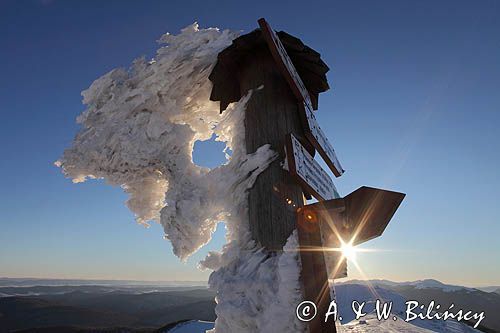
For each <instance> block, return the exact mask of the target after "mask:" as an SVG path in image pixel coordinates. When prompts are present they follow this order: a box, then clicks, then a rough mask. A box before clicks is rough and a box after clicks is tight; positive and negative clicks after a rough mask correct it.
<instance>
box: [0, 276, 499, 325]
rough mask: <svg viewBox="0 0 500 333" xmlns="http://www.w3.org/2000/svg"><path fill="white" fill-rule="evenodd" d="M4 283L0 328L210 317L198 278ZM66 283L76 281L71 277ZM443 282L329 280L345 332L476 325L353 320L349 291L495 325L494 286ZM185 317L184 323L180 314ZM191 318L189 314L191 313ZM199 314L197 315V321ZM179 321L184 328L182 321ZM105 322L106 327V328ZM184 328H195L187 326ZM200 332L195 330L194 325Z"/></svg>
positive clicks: (397, 308) (208, 296)
mask: <svg viewBox="0 0 500 333" xmlns="http://www.w3.org/2000/svg"><path fill="white" fill-rule="evenodd" d="M8 280H9V281H10V282H13V283H12V284H11V285H8V284H7V279H0V332H12V331H14V330H23V331H20V332H25V333H30V332H37V333H39V332H50V333H58V332H80V333H83V332H94V333H96V332H110V333H114V332H135V333H146V332H170V330H171V329H173V328H174V327H176V326H177V325H176V324H175V323H176V322H179V321H181V322H183V323H182V325H180V326H178V327H177V329H178V331H172V332H185V331H186V330H188V329H189V328H190V327H192V328H193V329H194V328H196V327H207V326H210V325H211V324H210V323H206V322H205V321H209V322H213V321H214V320H215V311H214V308H215V302H214V297H215V294H214V293H213V292H212V291H210V290H208V289H207V288H206V287H205V286H203V285H206V283H205V282H201V283H198V284H200V285H202V286H196V285H193V282H188V283H181V282H179V283H175V285H172V284H170V285H169V283H162V284H160V285H154V284H152V283H150V282H146V283H143V284H140V283H139V281H134V282H123V281H114V282H115V284H113V283H112V282H111V281H106V282H105V284H100V282H101V283H102V281H88V280H85V281H84V282H85V283H83V284H82V285H78V284H76V283H75V282H77V281H78V280H58V283H55V281H54V280H50V281H49V283H50V284H49V285H43V283H44V282H46V280H42V281H41V280H34V279H30V280H29V281H27V280H26V279H25V280H23V281H18V280H16V281H13V280H15V279H8ZM72 283H75V284H74V285H72ZM497 289H498V288H493V289H492V290H493V291H492V292H488V291H484V290H479V289H476V288H468V287H462V286H454V285H447V284H443V283H441V282H439V281H436V280H422V281H414V282H404V283H399V282H392V281H386V280H371V281H359V280H351V281H347V282H342V283H336V284H335V292H336V297H337V303H338V304H339V311H340V313H341V314H342V316H343V320H342V323H343V324H344V325H347V327H349V332H351V333H355V332H384V331H388V330H393V331H404V332H419V333H421V332H429V331H434V332H476V331H475V330H472V329H471V328H469V327H467V326H466V325H465V324H464V323H458V322H453V321H448V322H434V321H424V320H416V321H413V322H411V323H405V322H404V321H403V320H399V321H397V322H391V321H386V322H379V323H377V322H375V321H373V318H372V315H369V316H367V317H366V318H363V320H361V321H355V320H353V319H354V315H353V314H352V311H350V309H349V307H350V303H351V301H352V300H353V299H356V300H359V301H363V300H366V301H367V303H368V304H367V309H368V310H369V312H370V311H371V310H373V307H374V300H375V298H376V297H381V298H382V299H384V300H392V301H393V302H394V309H393V312H394V314H396V315H398V316H399V317H402V311H403V307H404V302H405V301H406V300H409V299H412V300H417V301H419V302H420V303H422V304H428V303H429V302H430V301H431V300H435V301H436V302H438V303H440V304H441V305H442V306H443V308H445V307H446V308H447V307H448V306H449V304H450V303H454V304H455V306H456V308H463V309H470V310H472V311H478V312H480V311H485V315H486V318H485V320H484V321H483V322H482V324H483V325H482V326H481V327H480V329H481V330H482V331H484V332H500V316H498V313H500V294H498V293H496V292H494V291H495V290H497ZM186 320H191V322H190V323H189V324H187V323H185V322H184V321H186ZM193 320H194V321H193ZM200 321H201V322H200ZM181 326H182V327H183V330H184V331H182V330H180V329H181ZM104 328H106V329H104ZM186 332H189V333H192V332H198V331H196V330H193V331H186ZM200 332H201V331H200Z"/></svg>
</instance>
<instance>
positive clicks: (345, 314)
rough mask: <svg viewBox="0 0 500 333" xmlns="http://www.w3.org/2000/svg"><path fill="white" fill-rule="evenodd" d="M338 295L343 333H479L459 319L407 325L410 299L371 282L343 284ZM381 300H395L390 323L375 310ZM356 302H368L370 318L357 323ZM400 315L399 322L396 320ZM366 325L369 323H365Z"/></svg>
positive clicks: (336, 289) (414, 322)
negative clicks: (354, 302) (407, 310)
mask: <svg viewBox="0 0 500 333" xmlns="http://www.w3.org/2000/svg"><path fill="white" fill-rule="evenodd" d="M334 289H335V295H336V301H337V305H338V311H339V315H340V316H341V317H342V321H341V323H342V324H344V325H342V326H340V327H341V329H339V330H338V331H339V332H390V331H393V332H450V333H459V332H462V333H479V332H480V331H479V330H476V329H474V328H472V327H469V326H467V325H466V324H464V323H459V322H457V321H456V320H451V319H449V320H447V321H443V320H422V319H415V320H412V321H410V322H405V321H404V319H405V311H406V304H405V302H406V301H407V300H406V299H404V298H403V296H401V295H399V294H398V293H396V292H393V291H390V290H387V289H384V288H382V287H379V286H373V285H371V284H370V281H366V282H364V283H363V284H357V283H343V284H339V285H336V286H335V288H334ZM377 299H380V300H381V301H383V302H389V301H391V302H392V304H393V307H392V311H391V316H390V318H389V319H388V320H381V321H380V322H379V321H378V320H377V318H376V316H375V314H374V311H375V301H376V300H377ZM353 300H356V301H358V302H366V305H365V307H364V312H366V313H368V315H367V316H365V317H363V318H360V320H361V322H360V320H355V315H354V313H353V311H352V309H351V303H352V301H353ZM394 316H396V317H397V320H395V321H394V320H392V318H393V317H394ZM365 322H366V323H365Z"/></svg>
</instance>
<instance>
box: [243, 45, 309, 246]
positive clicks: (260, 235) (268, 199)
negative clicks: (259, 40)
mask: <svg viewBox="0 0 500 333" xmlns="http://www.w3.org/2000/svg"><path fill="white" fill-rule="evenodd" d="M238 77H239V82H240V89H241V94H242V95H244V94H246V93H247V92H248V91H249V90H250V89H254V92H253V95H252V97H251V98H250V100H249V102H248V105H247V109H246V114H245V139H246V148H247V153H253V152H255V151H256V150H257V149H258V148H259V147H261V146H262V145H265V144H270V145H271V149H273V150H274V151H276V152H278V153H279V157H278V158H277V159H276V161H274V162H273V163H272V164H271V165H270V166H269V167H268V168H267V169H266V170H265V171H264V172H263V173H262V174H260V175H259V177H258V178H257V180H256V182H255V185H254V186H253V187H252V188H251V189H250V191H249V200H248V205H249V207H248V208H249V209H248V213H249V220H250V230H251V232H252V235H253V237H254V239H255V240H257V241H258V242H259V243H260V244H261V245H263V246H264V247H266V248H268V249H269V250H278V251H279V250H281V249H282V248H283V245H284V244H285V242H286V240H287V238H288V237H289V236H290V234H291V233H292V232H293V230H294V229H295V228H296V211H297V209H298V208H299V207H302V206H303V205H304V197H303V194H302V189H301V187H300V186H299V184H297V182H295V180H294V179H292V178H291V177H290V174H289V173H288V171H286V170H284V169H283V167H282V166H281V163H282V162H283V161H284V159H285V151H284V147H285V141H286V138H287V134H288V133H295V134H296V135H298V136H303V135H304V131H303V129H302V125H301V122H300V118H299V112H298V105H297V101H296V99H295V97H294V96H293V94H292V92H291V91H290V88H289V86H288V84H287V83H286V81H285V80H284V78H283V76H282V75H281V73H280V71H279V70H278V68H277V66H276V63H275V62H274V60H273V58H272V56H271V53H270V52H269V50H268V48H267V47H259V48H255V49H254V50H253V52H252V56H251V57H248V58H247V59H246V60H245V62H244V63H243V64H242V65H241V70H240V73H239V75H238ZM262 85H263V86H264V87H263V89H261V90H256V88H258V87H260V86H262Z"/></svg>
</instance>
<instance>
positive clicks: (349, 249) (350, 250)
mask: <svg viewBox="0 0 500 333" xmlns="http://www.w3.org/2000/svg"><path fill="white" fill-rule="evenodd" d="M340 250H341V251H342V256H343V257H344V258H347V260H351V261H354V260H355V259H356V249H355V248H354V246H352V243H342V246H341V248H340Z"/></svg>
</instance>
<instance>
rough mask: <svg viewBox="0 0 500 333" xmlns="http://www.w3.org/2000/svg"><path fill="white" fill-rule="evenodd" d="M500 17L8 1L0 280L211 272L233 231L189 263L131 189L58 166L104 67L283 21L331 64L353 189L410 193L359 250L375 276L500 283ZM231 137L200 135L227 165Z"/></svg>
mask: <svg viewBox="0 0 500 333" xmlns="http://www.w3.org/2000/svg"><path fill="white" fill-rule="evenodd" d="M499 15H500V2H498V1H487V0H484V1H349V2H347V1H343V2H337V1H331V0H330V1H324V2H319V1H282V2H278V1H196V2H195V1H182V2H180V1H179V2H178V3H175V4H174V2H173V1H99V2H98V1H58V0H55V1H50V0H39V1H28V0H26V1H13V0H12V1H5V0H1V1H0V66H1V71H0V73H1V74H0V82H1V85H0V112H1V121H0V141H1V142H2V144H1V145H0V172H1V173H0V174H1V175H2V180H1V185H0V212H1V214H0V276H10V277H57V278H65V277H67V278H113V279H146V280H204V279H206V278H207V276H208V272H200V271H198V270H197V269H196V263H197V261H199V260H200V259H201V258H203V257H204V255H205V254H206V251H207V250H209V249H219V248H220V247H221V245H222V244H223V242H224V228H223V227H219V228H218V230H217V232H216V234H215V235H214V240H213V241H212V242H211V243H210V244H209V245H207V247H205V248H204V249H202V250H201V251H200V253H199V254H196V255H195V256H194V257H192V258H191V259H189V260H188V262H187V263H185V264H183V263H180V262H179V260H178V259H177V258H176V257H175V256H174V255H173V254H172V249H171V246H170V244H169V243H168V242H167V241H165V240H163V239H162V236H163V232H162V229H161V227H160V226H159V225H153V226H152V227H151V228H150V229H145V228H143V227H141V226H139V225H137V224H135V222H134V218H133V215H132V213H131V212H129V211H128V210H127V208H126V207H125V205H124V201H125V200H126V196H125V194H124V193H123V192H122V190H121V189H120V188H113V187H110V186H108V185H105V184H104V182H102V181H90V182H86V183H84V184H78V185H74V184H72V183H71V181H70V180H68V179H65V178H64V177H63V175H62V174H61V171H60V170H59V169H58V168H56V167H55V166H54V165H53V162H54V161H55V160H57V159H58V158H59V157H60V156H61V154H62V152H63V150H64V148H66V147H68V146H69V145H70V144H71V141H72V138H73V136H74V135H75V133H76V132H77V130H78V126H77V125H76V123H75V118H76V116H77V115H78V114H79V113H80V112H82V111H83V110H84V106H83V105H82V104H81V99H82V98H81V96H80V92H81V91H82V90H84V89H85V88H87V87H88V86H89V85H90V84H91V83H92V81H93V80H94V79H96V78H98V77H99V76H101V75H102V74H104V73H106V72H108V71H109V70H111V69H113V68H115V67H120V66H128V65H129V64H130V63H131V61H132V60H133V59H134V58H136V57H138V56H141V55H146V56H147V57H151V56H153V55H154V51H155V50H156V48H157V44H156V43H155V41H156V40H157V39H158V38H159V37H160V36H161V35H162V34H163V33H165V32H171V33H177V32H178V31H179V30H180V29H181V28H183V27H185V26H187V25H189V24H191V23H193V22H194V21H198V22H199V24H200V26H201V27H213V26H216V27H219V28H224V29H225V28H229V29H234V30H242V31H244V32H249V31H251V30H252V29H254V28H256V27H257V22H256V20H257V19H258V18H259V17H266V18H267V19H268V21H269V22H270V23H271V24H272V25H273V27H275V28H276V29H277V30H285V31H287V32H289V33H291V34H294V35H296V36H298V37H300V38H301V39H302V40H303V41H304V42H305V43H307V44H308V45H309V46H311V47H313V48H314V49H316V50H318V51H319V52H320V53H321V54H322V57H323V60H324V61H325V62H326V63H327V64H328V65H329V66H330V68H331V70H330V72H329V73H328V79H329V82H330V85H331V87H332V89H330V90H329V91H328V92H326V93H323V94H322V95H321V96H320V108H319V111H318V112H317V117H318V119H319V122H320V124H321V125H322V127H323V129H324V130H325V132H326V133H327V134H328V136H329V137H330V139H331V140H332V142H333V143H334V146H335V148H336V150H337V152H338V155H339V158H340V160H341V161H342V164H343V166H344V168H345V169H346V170H347V172H346V173H345V175H344V176H342V177H341V178H338V179H336V180H335V182H336V185H337V188H338V189H339V191H340V193H341V194H342V195H346V194H347V193H349V192H351V191H353V190H354V189H356V188H357V187H359V186H361V185H370V186H375V187H382V188H389V189H394V190H399V191H402V192H405V193H407V197H406V199H405V201H404V202H403V204H402V206H401V207H400V209H399V211H398V212H397V214H396V215H395V217H394V219H393V220H392V222H391V223H390V224H389V226H388V228H387V229H386V232H385V233H384V235H383V236H382V237H381V238H379V239H377V240H374V241H371V242H370V243H367V244H366V245H364V246H363V247H364V248H373V249H383V250H384V251H380V252H375V253H361V254H358V262H359V264H360V266H361V267H362V269H363V271H364V273H365V274H366V276H367V277H368V278H386V279H392V280H415V279H423V278H436V279H439V280H442V281H444V282H448V283H457V284H465V285H487V284H490V285H491V284H497V285H500V258H499V256H500V241H499V235H500V217H499V215H500V204H499V199H498V198H499V195H498V190H499V188H500V177H499V172H498V170H499V164H500V140H499V139H500V134H499V131H500V93H499V90H498V89H499V87H500V61H499V59H500V39H499V36H500V20H499V19H498V17H499ZM221 149H222V147H221V146H220V145H219V146H217V145H214V144H209V143H205V144H201V145H197V147H196V152H195V161H196V162H197V163H199V164H201V165H205V166H210V167H212V166H215V165H217V164H218V163H220V162H221V161H222V160H223V154H222V152H221ZM351 268H352V265H351ZM350 277H353V278H359V277H360V274H359V273H358V272H356V270H355V269H351V270H350Z"/></svg>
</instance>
